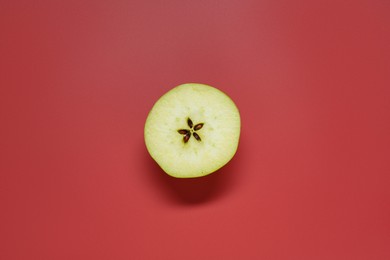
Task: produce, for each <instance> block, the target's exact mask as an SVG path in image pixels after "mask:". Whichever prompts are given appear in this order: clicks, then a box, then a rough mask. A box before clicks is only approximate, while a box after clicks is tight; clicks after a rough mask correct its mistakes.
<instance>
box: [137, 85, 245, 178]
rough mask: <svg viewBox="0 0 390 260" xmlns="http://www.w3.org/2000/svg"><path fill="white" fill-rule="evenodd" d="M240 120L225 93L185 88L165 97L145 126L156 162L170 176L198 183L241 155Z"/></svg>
mask: <svg viewBox="0 0 390 260" xmlns="http://www.w3.org/2000/svg"><path fill="white" fill-rule="evenodd" d="M240 128H241V121H240V114H239V111H238V109H237V107H236V105H235V104H234V102H233V101H232V100H231V99H230V98H229V97H228V96H227V95H226V94H224V93H223V92H221V91H220V90H218V89H216V88H214V87H211V86H207V85H204V84H198V83H188V84H183V85H180V86H178V87H175V88H173V89H172V90H170V91H169V92H167V93H166V94H164V95H163V96H162V97H161V98H160V99H159V100H158V101H157V102H156V103H155V105H154V106H153V108H152V110H151V111H150V113H149V115H148V118H147V120H146V123H145V131H144V135H145V144H146V147H147V150H148V151H149V154H150V155H151V157H152V158H153V159H154V160H155V161H156V162H157V164H158V165H160V167H161V168H162V169H163V170H164V171H165V172H166V173H167V174H169V175H171V176H173V177H177V178H194V177H201V176H205V175H208V174H210V173H212V172H215V171H216V170H218V169H220V168H221V167H222V166H224V165H225V164H227V163H228V162H229V161H230V160H231V159H232V157H233V156H234V154H235V153H236V151H237V147H238V142H239V137H240Z"/></svg>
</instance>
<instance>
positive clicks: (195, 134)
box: [193, 133, 201, 141]
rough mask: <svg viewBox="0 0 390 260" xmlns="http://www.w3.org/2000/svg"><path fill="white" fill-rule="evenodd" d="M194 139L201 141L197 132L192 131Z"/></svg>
mask: <svg viewBox="0 0 390 260" xmlns="http://www.w3.org/2000/svg"><path fill="white" fill-rule="evenodd" d="M193 135H194V137H195V139H196V140H198V141H201V139H200V136H199V135H198V134H197V133H193Z"/></svg>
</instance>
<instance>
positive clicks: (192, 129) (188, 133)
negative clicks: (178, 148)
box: [177, 118, 204, 143]
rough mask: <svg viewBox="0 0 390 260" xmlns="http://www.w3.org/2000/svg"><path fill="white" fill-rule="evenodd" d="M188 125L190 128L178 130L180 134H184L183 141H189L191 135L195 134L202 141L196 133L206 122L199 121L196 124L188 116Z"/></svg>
mask: <svg viewBox="0 0 390 260" xmlns="http://www.w3.org/2000/svg"><path fill="white" fill-rule="evenodd" d="M187 125H188V127H189V128H190V129H180V130H177V132H178V133H179V134H181V135H184V136H183V142H184V143H187V142H188V140H190V137H191V135H193V136H194V137H195V139H196V140H197V141H202V139H201V138H200V136H199V135H198V134H197V133H196V131H198V130H200V129H202V127H203V125H204V123H199V124H196V125H195V126H194V123H193V122H192V120H191V119H190V118H187Z"/></svg>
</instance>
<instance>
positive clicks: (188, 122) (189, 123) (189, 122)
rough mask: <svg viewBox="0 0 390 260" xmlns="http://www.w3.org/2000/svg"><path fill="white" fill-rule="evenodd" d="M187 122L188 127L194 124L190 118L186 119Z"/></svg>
mask: <svg viewBox="0 0 390 260" xmlns="http://www.w3.org/2000/svg"><path fill="white" fill-rule="evenodd" d="M187 124H188V126H189V127H190V128H192V127H193V126H194V123H192V120H191V119H190V118H188V119H187Z"/></svg>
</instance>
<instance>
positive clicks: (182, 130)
mask: <svg viewBox="0 0 390 260" xmlns="http://www.w3.org/2000/svg"><path fill="white" fill-rule="evenodd" d="M177 132H178V133H179V134H181V135H185V134H187V133H189V132H190V131H188V130H186V129H180V130H177Z"/></svg>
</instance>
